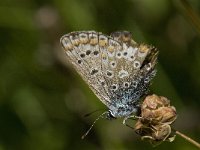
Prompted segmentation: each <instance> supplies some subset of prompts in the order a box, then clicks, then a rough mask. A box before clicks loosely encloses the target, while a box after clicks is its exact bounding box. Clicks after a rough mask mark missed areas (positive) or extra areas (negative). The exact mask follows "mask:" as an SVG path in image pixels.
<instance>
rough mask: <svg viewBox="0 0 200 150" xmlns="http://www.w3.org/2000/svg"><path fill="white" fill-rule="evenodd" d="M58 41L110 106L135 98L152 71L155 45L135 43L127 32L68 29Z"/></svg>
mask: <svg viewBox="0 0 200 150" xmlns="http://www.w3.org/2000/svg"><path fill="white" fill-rule="evenodd" d="M61 44H62V46H63V48H64V50H65V53H66V55H67V58H68V59H69V60H70V61H71V63H72V64H73V66H74V68H75V69H76V70H77V72H78V73H79V74H80V75H81V77H82V78H83V79H84V80H85V81H86V83H88V85H89V86H90V88H91V89H92V91H93V92H94V93H95V94H96V95H97V97H98V98H99V99H100V100H101V101H102V102H103V103H104V104H105V105H107V107H108V108H109V109H111V110H112V109H115V108H113V107H117V106H114V105H115V104H121V103H123V104H126V103H129V102H135V101H136V100H137V99H138V98H140V96H141V95H142V94H144V92H145V91H146V90H147V87H148V85H149V83H150V80H151V78H152V77H153V76H154V75H155V71H154V66H155V64H156V59H157V51H156V49H154V48H153V47H150V46H147V45H145V44H137V43H136V42H135V41H133V40H132V39H131V34H130V33H129V32H115V33H113V34H111V36H107V35H104V34H102V33H98V32H95V31H85V32H84V31H83V32H72V33H69V34H66V35H64V36H63V37H62V38H61ZM119 101H120V102H119Z"/></svg>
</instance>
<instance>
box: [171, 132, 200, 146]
mask: <svg viewBox="0 0 200 150" xmlns="http://www.w3.org/2000/svg"><path fill="white" fill-rule="evenodd" d="M173 130H174V129H173ZM174 132H175V133H176V134H177V135H179V136H180V137H182V138H184V139H185V140H186V141H188V142H190V143H191V144H193V145H195V146H196V147H198V148H199V149H200V144H199V143H198V142H196V141H195V140H193V139H191V138H190V137H188V136H187V135H185V134H183V133H181V132H179V131H177V130H174Z"/></svg>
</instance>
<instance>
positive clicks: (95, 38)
mask: <svg viewBox="0 0 200 150" xmlns="http://www.w3.org/2000/svg"><path fill="white" fill-rule="evenodd" d="M101 36H103V35H102V34H101V33H98V32H94V31H85V32H84V31H83V32H72V33H69V34H66V35H64V36H63V37H62V38H61V40H60V42H61V44H62V46H63V48H64V50H65V53H66V56H67V58H68V59H69V60H70V62H71V63H72V64H73V67H74V68H75V69H76V71H77V72H78V73H79V74H80V76H81V77H82V78H83V79H84V80H85V82H86V83H87V84H88V85H89V87H90V88H91V90H92V91H93V92H94V93H95V94H96V96H97V97H98V98H99V99H100V100H101V101H102V102H103V103H104V104H105V105H107V106H109V104H110V98H109V97H110V96H109V95H110V94H109V91H108V87H107V84H106V82H105V79H104V76H103V73H102V54H103V52H102V51H103V49H102V48H101V47H102V45H104V44H105V43H104V42H105V41H102V40H101Z"/></svg>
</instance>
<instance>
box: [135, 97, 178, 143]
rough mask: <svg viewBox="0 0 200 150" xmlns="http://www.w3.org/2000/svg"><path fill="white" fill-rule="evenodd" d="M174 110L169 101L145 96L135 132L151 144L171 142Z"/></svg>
mask: <svg viewBox="0 0 200 150" xmlns="http://www.w3.org/2000/svg"><path fill="white" fill-rule="evenodd" d="M176 118H177V114H176V109H175V107H173V106H170V101H169V100H168V99H167V98H165V97H162V96H157V95H155V94H153V95H150V96H147V97H146V98H145V100H144V102H143V104H142V106H141V118H140V119H138V121H137V123H136V124H135V132H136V133H137V134H139V135H141V136H142V139H147V140H149V141H150V142H151V143H152V144H158V143H161V142H163V141H173V140H174V137H175V136H174V135H173V134H172V132H171V126H170V125H171V124H172V123H173V122H174V121H175V120H176Z"/></svg>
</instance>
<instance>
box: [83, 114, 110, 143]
mask: <svg viewBox="0 0 200 150" xmlns="http://www.w3.org/2000/svg"><path fill="white" fill-rule="evenodd" d="M107 113H108V112H107V111H106V112H104V113H102V114H101V115H99V117H98V118H97V119H95V121H94V122H93V124H92V125H91V126H90V128H89V129H88V130H87V132H86V133H85V134H84V135H83V136H82V137H81V139H84V138H85V137H86V136H87V135H88V133H89V132H90V130H91V129H92V127H93V126H94V125H95V123H96V122H97V121H98V120H99V119H100V118H103V116H104V115H105V114H107Z"/></svg>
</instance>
